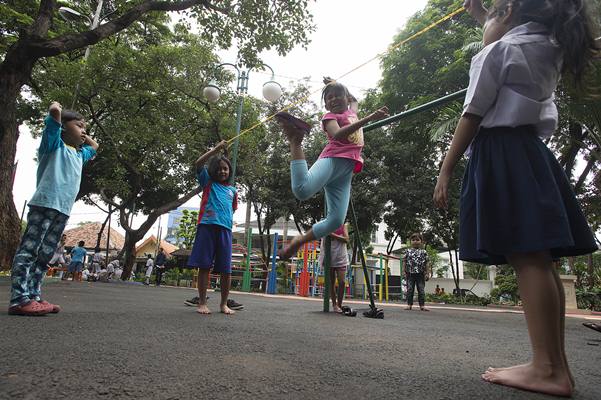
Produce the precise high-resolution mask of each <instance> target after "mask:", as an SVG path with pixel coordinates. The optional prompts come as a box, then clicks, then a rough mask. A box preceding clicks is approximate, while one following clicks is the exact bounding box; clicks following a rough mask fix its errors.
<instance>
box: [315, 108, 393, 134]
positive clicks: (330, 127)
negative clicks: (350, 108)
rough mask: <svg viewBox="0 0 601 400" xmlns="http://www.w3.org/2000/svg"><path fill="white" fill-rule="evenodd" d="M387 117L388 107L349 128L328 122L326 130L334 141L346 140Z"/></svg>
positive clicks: (348, 126) (331, 121) (330, 120)
mask: <svg viewBox="0 0 601 400" xmlns="http://www.w3.org/2000/svg"><path fill="white" fill-rule="evenodd" d="M387 116H388V107H386V106H384V107H382V108H380V109H378V110H376V111H374V112H373V113H371V114H369V115H368V116H367V117H363V118H361V119H360V120H359V121H357V122H353V123H352V124H350V125H347V126H343V127H342V128H341V127H340V125H338V122H336V120H333V119H329V120H326V122H325V126H324V128H325V130H326V131H327V132H328V133H329V134H330V135H332V136H333V137H334V139H338V140H340V139H346V137H347V136H348V135H350V134H352V133H354V132H355V131H356V130H357V129H359V128H362V127H363V126H365V125H367V124H368V123H369V122H372V121H378V120H380V119H382V118H385V117H387Z"/></svg>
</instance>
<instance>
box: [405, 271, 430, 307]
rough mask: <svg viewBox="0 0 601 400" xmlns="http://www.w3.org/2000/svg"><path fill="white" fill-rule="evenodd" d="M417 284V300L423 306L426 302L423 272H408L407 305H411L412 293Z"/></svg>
mask: <svg viewBox="0 0 601 400" xmlns="http://www.w3.org/2000/svg"><path fill="white" fill-rule="evenodd" d="M415 285H417V301H418V302H419V306H420V307H423V306H424V304H425V302H426V290H425V289H426V277H425V275H424V274H423V273H420V274H409V275H408V276H407V305H410V306H412V305H413V294H414V293H415Z"/></svg>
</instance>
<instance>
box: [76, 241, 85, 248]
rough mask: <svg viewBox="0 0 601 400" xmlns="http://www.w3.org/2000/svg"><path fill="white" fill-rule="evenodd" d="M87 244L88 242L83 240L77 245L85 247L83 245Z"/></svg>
mask: <svg viewBox="0 0 601 400" xmlns="http://www.w3.org/2000/svg"><path fill="white" fill-rule="evenodd" d="M85 244H86V242H84V241H83V240H80V241H79V242H78V243H77V245H78V246H79V247H83V245H85Z"/></svg>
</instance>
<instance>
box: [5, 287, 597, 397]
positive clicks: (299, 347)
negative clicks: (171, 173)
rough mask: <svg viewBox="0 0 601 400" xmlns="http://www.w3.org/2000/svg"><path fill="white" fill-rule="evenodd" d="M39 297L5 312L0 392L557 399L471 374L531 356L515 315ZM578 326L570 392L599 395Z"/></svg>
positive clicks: (588, 339) (590, 347) (126, 295)
mask: <svg viewBox="0 0 601 400" xmlns="http://www.w3.org/2000/svg"><path fill="white" fill-rule="evenodd" d="M0 293H1V294H2V295H3V296H4V298H5V299H8V296H9V285H8V282H7V281H0ZM44 295H45V298H46V299H47V300H49V301H51V302H53V303H57V304H60V305H61V306H62V307H63V311H62V312H61V313H59V314H56V315H47V316H44V317H18V316H9V315H8V314H7V313H6V312H4V311H3V312H2V313H0V337H1V340H0V354H1V355H2V356H1V360H2V361H1V362H0V399H78V400H80V399H255V398H261V399H345V400H348V399H429V400H431V399H462V400H463V399H486V400H496V399H503V400H505V399H552V398H553V397H550V396H544V395H540V394H535V393H528V392H523V391H519V390H515V389H511V388H507V387H502V386H498V385H493V384H489V383H486V382H484V381H482V380H481V379H480V373H481V372H483V371H484V370H485V369H486V368H487V367H488V366H507V365H514V364H517V363H522V362H525V361H527V360H528V359H529V354H530V347H529V343H528V336H527V331H526V324H525V322H524V317H523V315H521V314H515V313H488V312H472V311H464V310H455V309H439V308H436V309H433V310H432V311H430V312H420V311H417V310H414V311H404V310H403V309H402V308H400V307H385V308H384V310H385V319H383V320H374V319H368V318H364V317H362V316H360V315H359V316H357V317H356V318H351V317H345V316H341V315H337V314H334V313H329V314H326V313H323V312H321V309H322V303H321V302H316V301H306V300H302V299H289V298H273V297H264V296H257V295H249V294H241V293H234V294H233V295H232V297H233V298H234V299H235V300H236V301H238V302H240V303H243V304H244V306H245V309H244V310H242V311H239V312H237V313H236V314H235V315H232V316H226V315H224V314H220V313H218V312H217V311H218V297H219V293H213V292H210V293H209V295H210V297H211V298H210V300H209V306H210V307H211V309H212V310H213V311H214V314H212V315H210V316H202V315H199V314H197V313H196V312H195V308H193V307H186V306H185V305H184V304H183V301H184V300H185V299H186V298H191V297H193V296H194V295H195V291H193V290H192V289H181V288H169V287H160V288H156V287H153V286H150V287H147V286H142V285H132V284H122V283H121V284H119V283H87V282H83V283H73V282H68V283H64V282H51V283H49V284H47V285H45V286H44ZM353 306H354V307H355V305H353ZM361 307H365V306H361ZM359 314H360V313H359ZM583 321H584V320H582V319H579V318H568V319H567V320H566V350H567V353H568V357H569V362H570V365H571V367H572V372H573V374H574V376H575V378H576V383H577V389H576V394H575V396H574V399H582V400H584V399H590V400H593V399H596V400H599V399H601V334H599V333H597V332H595V331H593V330H590V329H587V328H585V327H583V326H582V322H583Z"/></svg>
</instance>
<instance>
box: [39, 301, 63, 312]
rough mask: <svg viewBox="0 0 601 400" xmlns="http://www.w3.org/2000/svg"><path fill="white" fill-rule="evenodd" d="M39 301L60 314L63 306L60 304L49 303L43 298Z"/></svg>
mask: <svg viewBox="0 0 601 400" xmlns="http://www.w3.org/2000/svg"><path fill="white" fill-rule="evenodd" d="M38 303H40V304H41V305H43V306H44V307H46V308H47V309H49V310H50V311H49V313H51V314H58V313H59V312H60V311H61V306H59V305H58V304H52V303H48V302H47V301H46V300H41V301H39V302H38Z"/></svg>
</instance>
